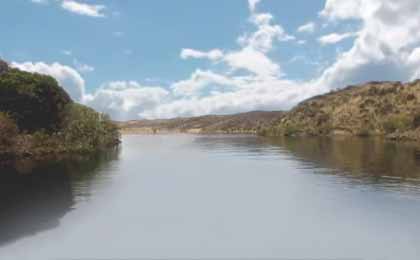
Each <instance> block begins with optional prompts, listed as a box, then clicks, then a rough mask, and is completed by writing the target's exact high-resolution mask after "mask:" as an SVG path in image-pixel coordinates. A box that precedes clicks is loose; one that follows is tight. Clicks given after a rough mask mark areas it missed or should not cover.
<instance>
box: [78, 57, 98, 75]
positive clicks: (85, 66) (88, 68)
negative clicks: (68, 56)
mask: <svg viewBox="0 0 420 260" xmlns="http://www.w3.org/2000/svg"><path fill="white" fill-rule="evenodd" d="M73 64H74V66H75V67H76V70H77V71H78V72H80V73H88V72H92V71H94V70H95V68H94V67H92V66H90V65H88V64H84V63H82V62H80V61H78V60H77V59H74V60H73Z"/></svg>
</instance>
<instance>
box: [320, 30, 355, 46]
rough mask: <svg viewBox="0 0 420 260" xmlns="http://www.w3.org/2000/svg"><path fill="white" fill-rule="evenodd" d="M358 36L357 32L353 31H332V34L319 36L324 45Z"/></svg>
mask: <svg viewBox="0 0 420 260" xmlns="http://www.w3.org/2000/svg"><path fill="white" fill-rule="evenodd" d="M356 36H357V33H353V32H348V33H341V34H339V33H331V34H327V35H324V36H321V37H319V38H318V41H319V42H320V43H321V44H322V45H329V44H336V43H339V42H341V41H344V40H345V39H348V38H351V37H356Z"/></svg>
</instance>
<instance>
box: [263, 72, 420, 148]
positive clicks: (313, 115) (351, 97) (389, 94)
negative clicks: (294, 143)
mask: <svg viewBox="0 0 420 260" xmlns="http://www.w3.org/2000/svg"><path fill="white" fill-rule="evenodd" d="M260 134H262V135H266V136H296V135H314V136H320V135H337V134H338V135H359V136H370V135H381V136H386V137H387V138H391V139H410V140H420V80H417V81H414V82H411V83H406V84H403V83H400V82H370V83H366V84H363V85H360V86H350V87H347V88H345V89H343V90H339V91H336V92H331V93H329V94H326V95H322V96H317V97H313V98H311V99H308V100H306V101H304V102H302V103H301V104H299V105H297V106H296V107H295V108H294V109H292V110H291V111H290V112H287V113H286V114H285V115H284V117H282V118H280V119H279V120H278V121H276V122H275V123H274V124H273V125H272V126H271V127H268V128H265V129H263V130H262V131H260Z"/></svg>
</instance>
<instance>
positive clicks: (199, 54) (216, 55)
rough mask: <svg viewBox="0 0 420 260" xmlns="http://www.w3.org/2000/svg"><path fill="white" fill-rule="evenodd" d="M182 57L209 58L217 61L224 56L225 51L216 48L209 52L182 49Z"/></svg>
mask: <svg viewBox="0 0 420 260" xmlns="http://www.w3.org/2000/svg"><path fill="white" fill-rule="evenodd" d="M180 56H181V58H182V59H184V60H186V59H190V58H193V59H209V60H212V61H217V60H220V59H221V58H223V52H222V51H221V50H219V49H214V50H211V51H208V52H203V51H198V50H193V49H182V51H181V54H180Z"/></svg>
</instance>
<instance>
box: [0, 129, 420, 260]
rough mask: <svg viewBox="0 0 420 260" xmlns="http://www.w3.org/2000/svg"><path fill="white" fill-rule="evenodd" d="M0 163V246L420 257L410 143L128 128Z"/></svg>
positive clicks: (22, 255) (103, 252) (102, 255)
mask: <svg viewBox="0 0 420 260" xmlns="http://www.w3.org/2000/svg"><path fill="white" fill-rule="evenodd" d="M30 166H31V165H29V166H28V165H19V167H20V168H22V169H23V172H25V174H19V175H16V174H13V173H8V172H4V173H2V174H1V176H0V259H11V260H13V259H19V260H20V259H139V258H144V259H147V258H176V259H182V258H241V257H246V258H248V259H249V258H276V259H375V260H376V259H378V260H379V259H407V260H410V259H412V260H417V259H420V149H419V148H416V147H415V146H411V145H408V144H407V145H395V144H392V143H384V142H382V141H380V140H374V139H334V140H332V139H320V138H313V139H310V138H306V139H264V138H258V137H249V136H187V135H185V136H184V135H180V136H125V137H124V139H123V144H122V147H121V149H120V150H119V151H114V152H112V153H107V154H102V155H98V156H95V157H92V158H85V160H84V161H82V162H78V163H75V162H63V163H57V164H55V165H48V166H43V167H37V168H31V167H30Z"/></svg>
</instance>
